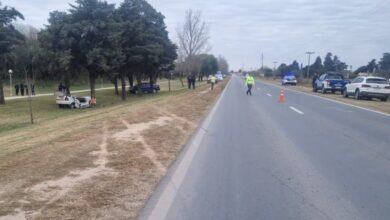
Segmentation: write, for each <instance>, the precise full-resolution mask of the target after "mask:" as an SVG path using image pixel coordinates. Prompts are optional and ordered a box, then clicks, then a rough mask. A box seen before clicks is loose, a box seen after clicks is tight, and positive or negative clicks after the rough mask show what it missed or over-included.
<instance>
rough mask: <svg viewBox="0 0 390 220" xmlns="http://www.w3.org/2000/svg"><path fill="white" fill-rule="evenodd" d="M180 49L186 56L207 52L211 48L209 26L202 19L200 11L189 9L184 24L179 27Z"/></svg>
mask: <svg viewBox="0 0 390 220" xmlns="http://www.w3.org/2000/svg"><path fill="white" fill-rule="evenodd" d="M177 36H178V38H179V50H180V52H181V53H183V55H184V57H185V58H188V57H191V56H193V55H198V54H201V53H205V52H207V51H208V50H210V47H209V45H208V40H209V38H210V37H209V28H208V26H207V24H206V22H205V21H203V20H202V14H201V12H200V11H195V12H194V11H193V10H192V9H189V10H187V12H186V15H185V20H184V24H183V25H182V27H179V28H178V29H177Z"/></svg>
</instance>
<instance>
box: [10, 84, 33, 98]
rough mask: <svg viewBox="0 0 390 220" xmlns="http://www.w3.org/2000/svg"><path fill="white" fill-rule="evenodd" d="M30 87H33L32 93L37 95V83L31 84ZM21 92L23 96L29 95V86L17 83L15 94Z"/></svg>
mask: <svg viewBox="0 0 390 220" xmlns="http://www.w3.org/2000/svg"><path fill="white" fill-rule="evenodd" d="M30 88H31V95H35V85H34V84H31V85H30ZM19 92H20V95H21V96H24V95H25V94H26V95H29V86H27V85H25V84H23V83H20V84H16V85H15V94H16V95H17V96H18V95H19Z"/></svg>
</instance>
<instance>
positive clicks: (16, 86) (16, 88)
mask: <svg viewBox="0 0 390 220" xmlns="http://www.w3.org/2000/svg"><path fill="white" fill-rule="evenodd" d="M15 93H16V95H17V96H18V95H19V84H16V85H15Z"/></svg>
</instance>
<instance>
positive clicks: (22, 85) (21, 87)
mask: <svg viewBox="0 0 390 220" xmlns="http://www.w3.org/2000/svg"><path fill="white" fill-rule="evenodd" d="M19 87H20V95H22V96H24V84H23V83H20V85H19Z"/></svg>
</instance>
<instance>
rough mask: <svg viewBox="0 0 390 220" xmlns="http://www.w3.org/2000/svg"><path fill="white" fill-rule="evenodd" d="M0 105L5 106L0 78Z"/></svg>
mask: <svg viewBox="0 0 390 220" xmlns="http://www.w3.org/2000/svg"><path fill="white" fill-rule="evenodd" d="M0 105H5V98H4V88H3V81H2V80H1V76H0Z"/></svg>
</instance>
